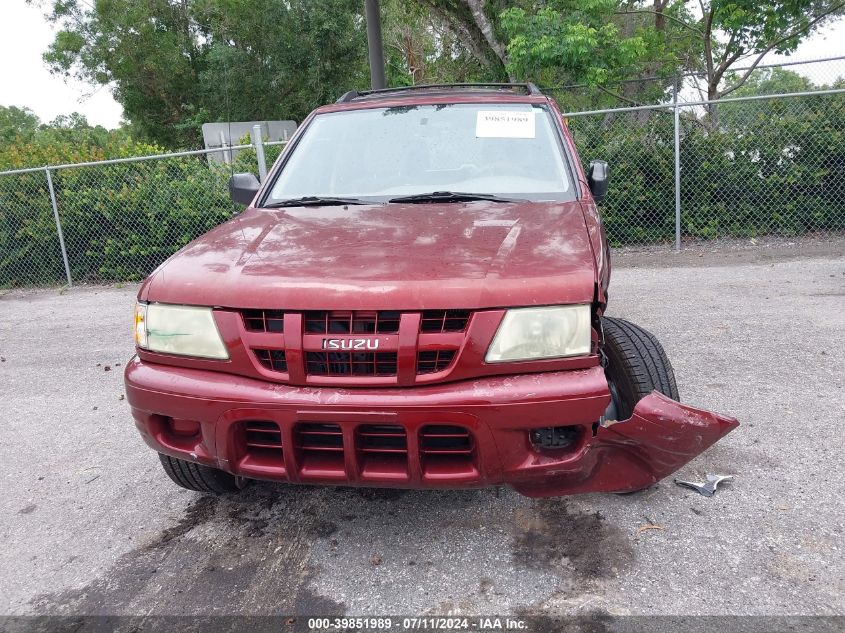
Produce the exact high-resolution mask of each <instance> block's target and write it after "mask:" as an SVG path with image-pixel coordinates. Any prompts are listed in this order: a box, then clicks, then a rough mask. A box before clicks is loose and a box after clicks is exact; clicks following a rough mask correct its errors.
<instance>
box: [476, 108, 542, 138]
mask: <svg viewBox="0 0 845 633" xmlns="http://www.w3.org/2000/svg"><path fill="white" fill-rule="evenodd" d="M534 134H535V131H534V111H533V110H530V111H528V112H525V111H523V112H518V111H510V110H479V111H478V117H477V118H476V120H475V136H476V137H477V138H534Z"/></svg>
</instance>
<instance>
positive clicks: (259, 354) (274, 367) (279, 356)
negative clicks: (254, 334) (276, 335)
mask: <svg viewBox="0 0 845 633" xmlns="http://www.w3.org/2000/svg"><path fill="white" fill-rule="evenodd" d="M252 351H253V352H254V353H255V356H256V358H258V362H259V363H261V364H262V365H263V366H264V367H265V368H267V369H269V370H270V371H279V372H286V371H287V370H288V362H287V357H286V356H285V350H283V349H253V350H252Z"/></svg>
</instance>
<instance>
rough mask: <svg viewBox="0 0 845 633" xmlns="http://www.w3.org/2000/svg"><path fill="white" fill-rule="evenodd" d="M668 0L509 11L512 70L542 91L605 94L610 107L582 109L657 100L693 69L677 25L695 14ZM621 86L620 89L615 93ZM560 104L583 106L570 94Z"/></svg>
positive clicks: (575, 2) (506, 26) (505, 19)
mask: <svg viewBox="0 0 845 633" xmlns="http://www.w3.org/2000/svg"><path fill="white" fill-rule="evenodd" d="M668 1H669V0H656V1H655V3H654V5H646V4H644V3H640V2H629V1H625V2H620V1H619V0H549V1H548V2H531V3H524V4H525V6H517V7H512V8H509V9H507V10H506V11H504V13H503V14H502V28H503V31H504V32H505V33H506V34H507V36H508V38H509V43H508V55H509V61H508V68H509V70H510V72H511V73H512V74H514V75H517V76H519V77H521V78H526V79H532V80H534V81H536V82H538V83H541V84H543V85H548V86H561V85H564V84H566V85H571V84H583V85H584V86H585V87H587V88H590V89H594V90H595V91H597V92H599V93H602V94H604V95H605V103H602V102H601V101H599V102H598V103H588V104H580V105H588V106H589V105H613V104H615V103H618V101H619V100H622V101H624V102H625V103H627V104H638V103H641V102H644V101H654V100H657V99H659V98H660V97H662V96H663V93H664V91H665V89H666V87H667V86H668V85H669V84H670V83H671V82H672V77H673V76H674V75H675V74H677V73H678V72H679V71H680V69H681V68H683V67H684V66H685V65H686V64H687V63H688V60H689V50H690V48H691V41H690V37H689V35H688V34H687V32H686V29H683V28H681V27H680V26H679V25H678V24H677V23H678V22H681V23H683V20H684V19H691V16H690V15H688V14H687V13H686V10H685V8H684V5H683V3H682V2H678V3H676V4H675V5H674V6H673V7H669V6H668ZM638 7H639V8H638ZM645 7H649V8H645ZM654 7H657V9H655V8H654ZM667 16H668V17H670V18H671V19H667ZM655 76H656V78H657V79H658V81H654V77H655ZM646 77H648V80H647V79H646ZM638 79H642V81H637V80H638ZM617 84H618V85H621V86H622V87H621V91H619V92H617V91H616V90H611V89H610V88H609V86H613V85H617ZM607 97H610V98H611V99H610V101H609V103H608V102H607ZM560 98H561V100H562V101H563V102H564V103H565V104H568V105H569V106H570V107H572V106H575V105H577V104H576V103H575V102H573V95H572V93H571V92H570V93H562V94H561V95H560Z"/></svg>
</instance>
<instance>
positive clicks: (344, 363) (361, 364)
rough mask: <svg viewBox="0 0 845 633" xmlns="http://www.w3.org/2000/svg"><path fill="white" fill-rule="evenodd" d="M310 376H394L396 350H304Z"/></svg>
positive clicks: (306, 366) (306, 367)
mask: <svg viewBox="0 0 845 633" xmlns="http://www.w3.org/2000/svg"><path fill="white" fill-rule="evenodd" d="M305 369H306V372H307V373H308V374H309V375H311V376H395V375H396V352H306V353H305Z"/></svg>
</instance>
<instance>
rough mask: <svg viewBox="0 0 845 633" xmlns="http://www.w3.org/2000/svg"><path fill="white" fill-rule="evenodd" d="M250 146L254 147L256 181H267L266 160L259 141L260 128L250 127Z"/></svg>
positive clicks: (262, 146) (262, 145) (261, 142)
mask: <svg viewBox="0 0 845 633" xmlns="http://www.w3.org/2000/svg"><path fill="white" fill-rule="evenodd" d="M252 144H253V145H254V146H255V157H256V158H257V159H258V179H259V180H260V181H261V182H264V181H265V180H266V179H267V159H266V158H265V157H264V142H263V141H262V139H261V126H260V125H253V126H252Z"/></svg>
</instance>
